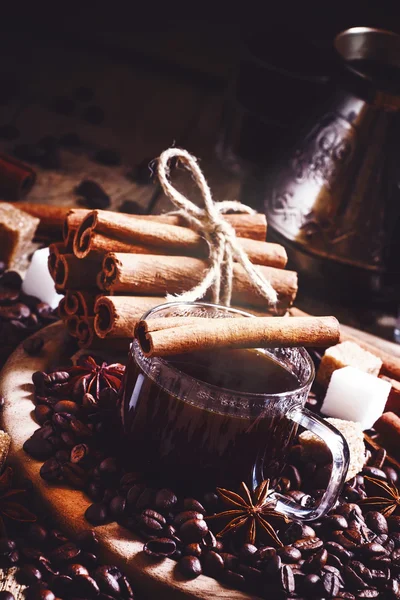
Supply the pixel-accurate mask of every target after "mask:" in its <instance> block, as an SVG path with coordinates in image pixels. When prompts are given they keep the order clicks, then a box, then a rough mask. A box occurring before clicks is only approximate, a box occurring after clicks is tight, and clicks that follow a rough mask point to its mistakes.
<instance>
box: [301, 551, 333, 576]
mask: <svg viewBox="0 0 400 600" xmlns="http://www.w3.org/2000/svg"><path fill="white" fill-rule="evenodd" d="M327 560H328V552H327V551H326V550H325V548H322V549H321V550H318V552H315V553H314V554H312V556H310V557H309V558H308V559H307V560H306V561H305V562H304V564H303V565H302V567H301V568H302V569H303V571H304V572H306V573H315V572H318V571H321V570H322V569H323V568H324V566H325V565H326V562H327Z"/></svg>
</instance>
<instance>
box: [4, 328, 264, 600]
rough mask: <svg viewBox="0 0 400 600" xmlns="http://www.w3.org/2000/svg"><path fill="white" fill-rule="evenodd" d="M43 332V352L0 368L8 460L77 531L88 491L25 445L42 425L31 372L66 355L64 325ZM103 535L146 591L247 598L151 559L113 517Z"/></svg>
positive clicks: (173, 598)
mask: <svg viewBox="0 0 400 600" xmlns="http://www.w3.org/2000/svg"><path fill="white" fill-rule="evenodd" d="M36 335H40V336H42V337H43V338H44V340H45V344H44V347H43V350H42V352H41V353H40V355H39V356H35V357H32V356H28V355H27V354H26V353H25V352H24V350H23V348H22V347H21V346H19V347H18V348H17V349H16V350H15V352H14V353H13V354H12V355H11V356H10V358H9V359H8V361H7V363H6V364H5V366H4V368H3V370H2V371H1V374H0V394H2V395H3V396H4V398H5V405H4V409H3V411H2V427H3V429H4V430H5V431H7V432H8V433H9V434H10V436H11V440H12V442H11V449H10V455H9V460H10V464H12V465H13V466H14V468H15V470H16V472H17V473H18V474H19V475H21V476H24V477H27V478H29V479H31V480H32V482H33V483H34V486H35V490H36V493H37V495H38V506H40V507H41V510H42V512H43V514H46V515H49V516H51V517H52V519H53V521H54V523H55V525H56V526H57V527H59V528H60V529H62V530H63V531H64V532H65V533H66V534H67V535H69V536H71V537H74V535H76V534H77V533H78V532H79V531H82V530H84V529H88V528H90V525H89V524H88V522H87V521H86V520H85V518H84V513H85V511H86V509H87V507H88V506H89V505H90V501H89V499H88V498H87V496H86V495H85V494H84V493H83V492H81V491H77V490H71V489H69V488H61V487H52V486H51V485H49V484H47V483H46V482H45V481H43V479H42V478H41V477H40V475H39V469H40V467H41V465H42V463H41V462H38V461H36V460H34V459H32V458H31V457H30V456H28V455H27V454H26V453H25V452H24V450H23V448H22V446H23V443H24V442H25V440H26V439H27V438H28V437H29V436H31V435H32V433H33V432H34V431H35V429H37V428H38V425H37V423H36V422H35V421H34V420H33V418H32V409H33V404H32V400H31V395H32V392H33V385H32V373H34V372H35V371H47V370H49V369H51V368H53V367H56V366H57V365H61V364H62V361H63V360H64V361H66V359H67V356H66V355H65V341H66V338H65V329H64V327H63V326H62V325H61V324H59V323H56V324H54V325H50V326H49V327H46V328H45V329H43V330H42V331H41V332H40V334H36ZM96 533H97V534H98V536H99V539H100V540H101V558H102V560H103V561H105V562H109V563H112V564H116V565H117V566H119V567H120V568H122V569H123V570H124V572H125V573H126V574H127V575H128V576H129V577H131V579H132V581H133V583H134V585H135V587H136V589H137V590H138V591H140V592H142V593H143V594H144V595H145V596H146V597H153V598H154V597H160V598H163V599H164V598H165V599H170V600H177V599H180V598H181V599H183V598H185V599H188V598H193V599H195V598H196V599H198V600H204V599H205V598H207V600H213V599H216V598H218V599H222V600H223V599H224V598H225V599H226V600H249V599H250V598H254V596H250V595H248V594H244V593H242V592H239V591H235V590H232V589H229V588H225V587H223V586H221V585H220V584H219V583H218V582H217V581H215V580H214V579H211V578H209V577H205V576H204V575H202V576H200V577H198V578H197V579H195V580H193V581H185V580H183V579H182V577H180V575H179V572H178V571H177V569H176V563H175V562H174V561H173V560H170V559H165V560H163V561H161V562H158V561H157V562H152V561H151V560H150V559H149V558H148V557H147V556H146V555H145V554H144V553H143V551H142V548H143V542H142V541H141V540H140V539H138V538H135V537H134V534H132V532H130V531H128V530H126V529H124V528H123V527H120V526H119V525H117V524H116V523H110V524H108V525H103V526H100V527H96Z"/></svg>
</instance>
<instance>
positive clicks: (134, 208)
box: [118, 199, 144, 215]
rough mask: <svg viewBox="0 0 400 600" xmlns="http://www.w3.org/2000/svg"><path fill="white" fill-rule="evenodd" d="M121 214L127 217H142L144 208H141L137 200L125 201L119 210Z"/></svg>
mask: <svg viewBox="0 0 400 600" xmlns="http://www.w3.org/2000/svg"><path fill="white" fill-rule="evenodd" d="M118 210H119V212H121V213H125V214H127V215H141V214H143V212H144V211H143V207H142V206H140V204H139V203H138V202H136V200H130V199H129V200H128V199H127V200H124V201H123V202H122V203H121V204H120V206H119V208H118Z"/></svg>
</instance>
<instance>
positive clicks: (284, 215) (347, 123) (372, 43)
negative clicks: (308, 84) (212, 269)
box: [265, 27, 400, 301]
mask: <svg viewBox="0 0 400 600" xmlns="http://www.w3.org/2000/svg"><path fill="white" fill-rule="evenodd" d="M334 52H335V55H336V62H337V65H338V70H337V77H336V88H335V91H334V93H333V95H332V96H331V97H330V98H329V100H328V101H327V103H326V104H325V105H324V106H322V107H320V109H319V110H318V111H317V113H316V114H314V115H313V116H312V117H311V120H310V122H309V123H308V125H307V127H306V129H305V131H304V132H303V134H302V135H300V136H299V137H298V138H297V140H296V141H295V143H294V144H293V146H292V147H291V149H290V150H289V151H287V152H286V151H285V153H284V155H283V156H282V157H280V159H279V161H278V163H277V167H276V168H275V169H272V170H271V172H270V173H269V175H268V177H267V182H266V194H265V208H266V213H267V218H268V223H269V228H270V229H269V231H270V237H272V238H275V239H277V240H279V241H280V242H282V243H284V244H285V246H286V247H287V248H288V253H289V257H290V260H291V263H292V266H294V267H295V268H297V269H298V270H299V271H300V272H301V273H302V276H303V277H304V278H305V279H307V278H309V279H311V280H312V281H313V282H314V283H320V284H322V287H323V288H325V289H326V290H329V291H332V290H336V291H338V292H339V295H342V296H343V295H345V296H347V295H350V296H353V297H357V295H358V294H362V295H363V296H364V298H365V294H368V297H369V298H376V299H377V300H378V301H381V300H395V299H396V298H397V300H398V299H399V298H400V36H398V35H396V34H394V33H391V32H388V31H382V30H377V29H370V28H366V27H354V28H352V29H348V30H346V31H343V32H342V33H340V34H339V35H337V36H336V38H335V40H334ZM293 100H294V101H295V98H294V99H293ZM303 280H304V279H303Z"/></svg>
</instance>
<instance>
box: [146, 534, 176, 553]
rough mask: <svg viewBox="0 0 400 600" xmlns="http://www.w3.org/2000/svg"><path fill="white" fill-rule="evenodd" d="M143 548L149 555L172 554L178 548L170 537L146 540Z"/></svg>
mask: <svg viewBox="0 0 400 600" xmlns="http://www.w3.org/2000/svg"><path fill="white" fill-rule="evenodd" d="M143 550H144V552H145V553H146V554H148V555H149V556H155V557H163V556H172V554H174V552H175V550H176V544H175V542H174V541H173V540H171V539H169V538H158V539H151V540H148V541H147V542H146V544H145V545H144V547H143Z"/></svg>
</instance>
